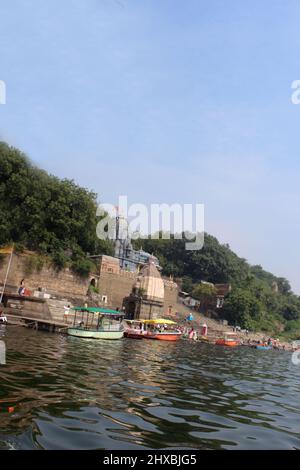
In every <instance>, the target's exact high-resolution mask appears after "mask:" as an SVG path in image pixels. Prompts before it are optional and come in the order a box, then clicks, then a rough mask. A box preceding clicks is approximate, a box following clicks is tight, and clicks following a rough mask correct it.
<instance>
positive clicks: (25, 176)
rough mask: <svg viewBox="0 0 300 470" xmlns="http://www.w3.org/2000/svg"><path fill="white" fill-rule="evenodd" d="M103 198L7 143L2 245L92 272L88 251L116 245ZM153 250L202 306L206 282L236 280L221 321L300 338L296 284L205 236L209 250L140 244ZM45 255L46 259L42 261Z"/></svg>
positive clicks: (107, 250)
mask: <svg viewBox="0 0 300 470" xmlns="http://www.w3.org/2000/svg"><path fill="white" fill-rule="evenodd" d="M96 207H97V195H96V194H95V193H93V192H91V191H90V190H88V189H85V188H82V187H80V186H78V185H77V184H75V183H74V181H71V180H68V179H63V180H61V179H59V178H57V177H55V176H52V175H49V174H48V173H47V172H45V171H43V170H40V169H38V168H36V167H35V166H34V165H33V164H32V163H31V162H30V161H29V160H28V158H27V157H26V156H25V155H24V154H23V153H22V152H20V151H19V150H17V149H15V148H12V147H9V146H8V145H7V144H5V143H0V213H1V218H0V245H6V244H9V243H12V242H13V243H14V244H15V249H16V250H22V249H24V248H27V249H30V250H34V251H36V252H37V253H38V254H40V255H42V256H47V257H49V258H50V259H51V260H52V262H53V264H54V265H55V266H56V267H57V269H61V268H63V267H65V266H67V265H68V266H70V267H71V268H72V269H73V270H74V272H76V273H77V274H78V275H80V276H87V275H88V273H89V271H90V270H91V269H92V268H93V265H92V263H91V261H90V259H89V258H88V257H87V254H88V253H89V254H91V255H92V254H102V253H103V254H113V244H112V242H110V241H101V240H99V239H98V238H97V236H96V225H97V218H96ZM134 244H135V246H136V248H140V247H141V246H142V247H143V249H145V250H146V251H148V252H150V253H154V254H155V255H156V256H157V257H158V258H159V260H160V264H161V266H162V268H163V274H165V275H170V274H171V275H173V276H174V277H175V278H177V279H180V280H181V281H180V282H181V283H182V289H183V290H185V291H188V292H191V293H193V294H194V295H195V297H197V298H199V299H200V300H202V302H206V301H209V298H210V297H211V296H212V295H213V292H209V289H207V288H206V289H205V288H203V287H201V284H200V281H209V282H212V283H231V285H232V291H231V292H230V293H229V295H228V296H227V298H226V299H225V304H224V307H223V309H222V310H221V312H222V316H223V317H224V318H226V319H228V320H229V321H230V323H232V324H238V325H240V326H241V327H243V328H247V329H249V330H254V331H255V330H263V331H264V330H265V331H268V332H274V333H276V334H279V333H280V334H281V335H283V336H289V337H291V338H298V337H300V300H299V297H298V296H296V295H294V294H293V292H292V291H291V287H290V285H289V282H288V281H287V280H286V279H284V278H281V277H277V276H275V275H273V274H271V273H268V272H266V271H264V270H263V268H262V267H261V266H251V265H249V263H247V261H246V260H245V259H243V258H240V257H239V256H237V255H236V254H235V253H234V252H233V251H232V250H231V249H230V247H229V246H228V245H222V244H220V243H219V242H218V240H217V239H216V238H215V237H213V236H211V235H209V234H205V244H204V247H203V249H202V250H199V251H187V250H185V240H184V239H181V240H178V239H174V237H171V239H170V240H162V239H159V240H154V239H151V238H150V237H149V239H147V240H135V241H134ZM42 256H41V259H42Z"/></svg>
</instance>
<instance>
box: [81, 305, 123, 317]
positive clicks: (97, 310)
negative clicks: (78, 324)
mask: <svg viewBox="0 0 300 470" xmlns="http://www.w3.org/2000/svg"><path fill="white" fill-rule="evenodd" d="M72 310H75V311H76V312H87V313H100V314H101V313H102V314H103V315H115V316H118V317H120V316H124V315H125V314H124V313H123V312H119V311H118V310H111V309H109V308H101V307H73V308H72Z"/></svg>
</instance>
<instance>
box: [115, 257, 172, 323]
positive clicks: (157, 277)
mask: <svg viewBox="0 0 300 470" xmlns="http://www.w3.org/2000/svg"><path fill="white" fill-rule="evenodd" d="M164 297H165V291H164V281H163V279H162V277H161V274H160V272H159V271H158V269H157V267H156V265H155V261H154V259H153V258H150V259H149V261H148V263H147V264H146V265H145V266H143V267H142V269H141V270H140V272H139V274H138V277H137V280H136V282H135V283H134V285H133V288H132V292H131V294H130V295H129V296H127V297H125V298H124V300H123V309H124V311H125V314H126V318H131V319H139V318H141V319H150V318H159V317H161V316H162V315H163V306H164Z"/></svg>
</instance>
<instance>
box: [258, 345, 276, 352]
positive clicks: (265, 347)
mask: <svg viewBox="0 0 300 470" xmlns="http://www.w3.org/2000/svg"><path fill="white" fill-rule="evenodd" d="M255 348H256V349H262V350H264V351H268V350H269V349H273V348H272V346H260V345H257V346H255Z"/></svg>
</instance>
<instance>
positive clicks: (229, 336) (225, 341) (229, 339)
mask: <svg viewBox="0 0 300 470" xmlns="http://www.w3.org/2000/svg"><path fill="white" fill-rule="evenodd" d="M215 344H217V345H218V346H228V347H230V348H233V347H236V346H239V344H240V342H239V340H238V337H237V334H236V333H232V332H227V333H224V336H223V338H219V339H217V340H216V342H215Z"/></svg>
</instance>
